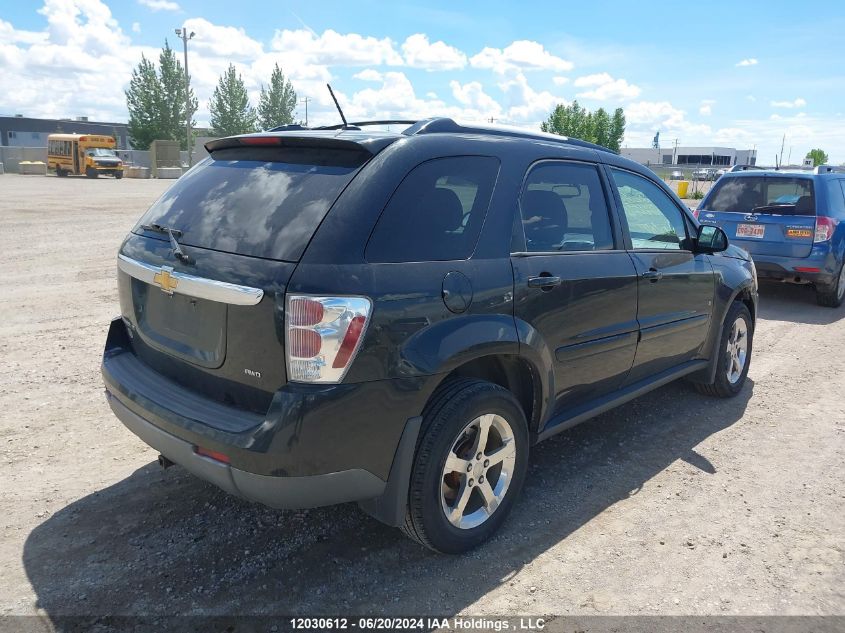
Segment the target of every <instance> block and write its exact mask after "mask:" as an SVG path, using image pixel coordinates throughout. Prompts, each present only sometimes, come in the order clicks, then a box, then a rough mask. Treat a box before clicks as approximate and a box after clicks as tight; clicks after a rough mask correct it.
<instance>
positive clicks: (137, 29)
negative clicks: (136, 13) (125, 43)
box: [132, 22, 141, 33]
mask: <svg viewBox="0 0 845 633" xmlns="http://www.w3.org/2000/svg"><path fill="white" fill-rule="evenodd" d="M132 32H133V33H140V32H141V24H140V22H133V23H132Z"/></svg>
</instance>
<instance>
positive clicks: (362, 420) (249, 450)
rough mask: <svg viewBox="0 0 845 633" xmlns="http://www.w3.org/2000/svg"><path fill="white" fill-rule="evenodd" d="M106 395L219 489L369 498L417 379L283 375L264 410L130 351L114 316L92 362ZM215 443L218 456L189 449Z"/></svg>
mask: <svg viewBox="0 0 845 633" xmlns="http://www.w3.org/2000/svg"><path fill="white" fill-rule="evenodd" d="M102 375H103V381H104V383H105V387H106V396H107V398H108V401H109V405H110V406H111V408H112V410H113V411H114V413H115V415H116V416H117V417H118V419H120V421H121V422H123V424H124V425H125V426H126V427H127V428H128V429H129V430H130V431H132V432H133V433H135V434H136V435H137V436H138V437H140V438H141V439H142V440H143V441H144V442H146V443H147V444H149V445H150V446H151V447H153V448H155V449H156V450H158V451H159V452H160V453H161V454H162V455H164V456H165V457H167V458H168V459H169V460H170V461H172V462H174V463H176V464H179V465H181V466H183V467H185V468H186V469H187V470H189V471H191V472H192V473H194V474H195V475H197V476H198V477H201V478H203V479H206V480H208V481H210V482H212V483H214V484H215V485H217V486H219V487H220V488H222V489H223V490H225V491H227V492H230V493H232V494H235V495H238V496H241V497H245V498H247V499H250V500H253V501H257V502H260V503H263V504H266V505H268V506H271V507H276V508H303V507H315V506H322V505H331V504H335V503H343V502H348V501H363V500H373V499H378V498H381V497H382V496H383V494H384V493H386V491H388V492H389V491H390V490H392V489H393V488H395V486H393V488H391V486H390V482H391V479H392V478H393V476H394V472H396V471H397V468H398V467H399V465H398V464H397V462H398V461H400V459H399V457H398V456H397V455H401V454H402V451H401V450H400V446H401V445H402V442H403V441H405V442H407V441H410V442H411V446H412V447H413V446H414V443H415V441H416V435H414V436H413V437H412V438H410V439H409V438H408V437H406V436H407V435H408V433H407V429H408V428H409V426H413V425H412V424H409V423H410V420H411V419H414V418H415V416H416V415H418V413H419V411H421V410H422V407H423V404H424V402H425V399H426V398H427V395H428V393H427V386H428V385H427V383H424V382H421V381H415V380H401V379H397V380H384V381H374V382H369V383H358V384H341V385H303V384H294V383H289V384H287V385H285V386H284V387H282V388H281V389H279V390H278V391H277V392H275V394H274V395H273V400H272V403H271V404H270V407H269V409H268V411H267V412H266V413H265V414H264V415H259V414H255V413H252V412H248V411H245V410H241V409H236V408H234V407H231V406H228V405H225V404H223V403H220V402H217V401H214V400H211V399H210V398H208V397H205V396H202V395H201V394H198V393H196V392H194V391H191V390H189V389H187V388H185V387H183V386H182V385H179V384H177V383H175V382H173V381H172V380H170V379H168V378H166V377H165V376H163V375H161V374H158V373H157V372H155V371H153V370H152V368H150V367H149V366H147V365H146V364H145V363H143V362H142V361H141V360H140V359H139V358H137V357H136V356H135V354H134V353H133V352H132V348H131V340H130V339H129V338H128V335H127V332H126V326H125V325H124V324H123V322H122V320H121V319H115V320H114V321H112V324H111V328H110V330H109V336H108V340H107V342H106V349H105V353H104V354H103V363H102ZM198 448H203V449H206V450H209V451H216V452H219V453H222V454H223V455H224V456H225V457H226V458H227V460H228V463H225V462H224V461H218V460H215V459H211V458H209V457H206V456H204V455H201V454H198V453H197V449H198Z"/></svg>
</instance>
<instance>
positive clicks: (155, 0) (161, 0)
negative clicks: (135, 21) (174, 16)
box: [138, 0, 182, 11]
mask: <svg viewBox="0 0 845 633" xmlns="http://www.w3.org/2000/svg"><path fill="white" fill-rule="evenodd" d="M138 4H141V5H143V6H145V7H147V8H148V9H150V10H151V11H181V10H182V7H180V6H179V4H178V3H176V2H173V1H172V0H138Z"/></svg>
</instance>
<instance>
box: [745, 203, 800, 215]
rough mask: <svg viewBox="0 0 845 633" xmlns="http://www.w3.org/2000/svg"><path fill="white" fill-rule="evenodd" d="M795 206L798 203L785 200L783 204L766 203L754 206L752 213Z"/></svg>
mask: <svg viewBox="0 0 845 633" xmlns="http://www.w3.org/2000/svg"><path fill="white" fill-rule="evenodd" d="M794 206H796V205H795V204H794V203H791V202H785V203H783V204H764V205H763V206H762V207H754V208H753V209H751V213H759V212H761V211H762V212H766V211H778V210H780V209H786V208H789V207H794Z"/></svg>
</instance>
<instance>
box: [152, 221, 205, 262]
mask: <svg viewBox="0 0 845 633" xmlns="http://www.w3.org/2000/svg"><path fill="white" fill-rule="evenodd" d="M141 228H142V229H144V230H145V231H155V232H156V233H164V234H166V235H167V237H169V238H170V246H172V247H173V254H174V255H175V256H176V259H178V260H179V261H181V262H183V263H185V264H192V263H193V260H192V259H191V257H190V256H189V255H187V254H186V253H185V251H183V250H182V247H181V246H179V242H177V241H176V239H177V238H179V237H182V231H180V230H179V229H171V228H170V227H169V226H164V225H162V224H155V223H153V224H142V225H141Z"/></svg>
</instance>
